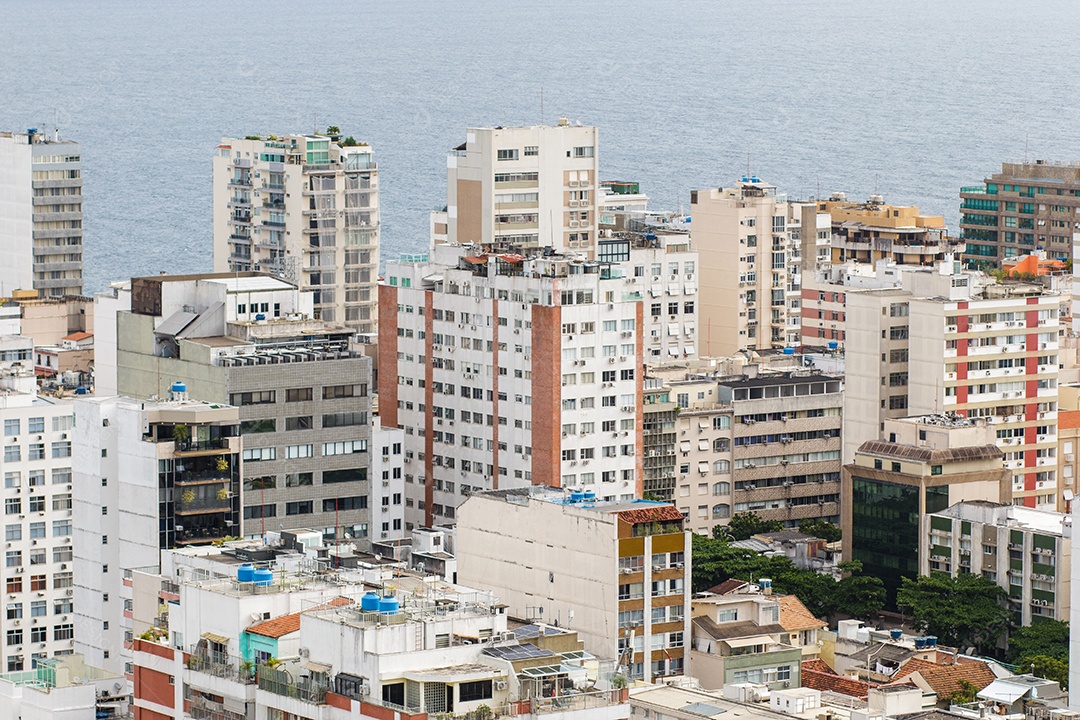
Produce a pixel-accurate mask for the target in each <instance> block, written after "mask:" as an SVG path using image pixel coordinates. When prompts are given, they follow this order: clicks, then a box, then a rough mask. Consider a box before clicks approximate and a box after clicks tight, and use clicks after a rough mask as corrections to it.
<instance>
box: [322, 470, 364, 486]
mask: <svg viewBox="0 0 1080 720" xmlns="http://www.w3.org/2000/svg"><path fill="white" fill-rule="evenodd" d="M362 480H367V468H345V469H343V470H323V474H322V481H323V484H324V485H329V484H332V483H342V482H360V481H362Z"/></svg>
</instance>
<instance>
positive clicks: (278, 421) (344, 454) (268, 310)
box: [114, 273, 371, 543]
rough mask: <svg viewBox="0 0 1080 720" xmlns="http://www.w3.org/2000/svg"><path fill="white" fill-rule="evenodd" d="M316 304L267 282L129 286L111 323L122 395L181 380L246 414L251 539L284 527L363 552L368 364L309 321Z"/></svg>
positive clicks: (335, 332)
mask: <svg viewBox="0 0 1080 720" xmlns="http://www.w3.org/2000/svg"><path fill="white" fill-rule="evenodd" d="M118 292H120V291H119V290H118ZM312 295H313V293H312V292H311V291H306V292H305V291H301V290H300V289H299V288H298V287H296V286H295V285H292V284H290V283H287V282H285V281H284V280H281V279H280V278H275V277H271V276H269V275H264V274H260V273H223V274H220V275H214V274H207V275H176V276H169V275H162V276H154V277H150V278H134V279H133V280H132V281H131V289H130V307H131V309H130V310H129V311H120V312H118V313H117V314H116V319H115V321H114V324H115V326H116V327H117V351H116V357H117V367H118V385H117V387H118V391H119V393H120V394H122V395H126V396H128V397H134V398H144V399H145V398H154V397H165V396H166V393H167V390H168V383H172V382H174V381H177V380H179V381H182V382H184V383H185V384H186V385H187V392H188V394H189V395H190V397H191V398H193V399H197V400H201V401H204V402H210V403H218V404H225V403H228V404H231V405H236V406H238V407H239V408H240V431H241V433H242V434H243V435H244V468H245V474H244V476H243V485H244V489H245V491H246V494H245V497H246V498H247V503H246V505H245V507H244V508H243V519H244V522H245V532H246V533H249V534H261V533H262V532H263V531H264V530H266V529H276V528H278V526H279V525H281V524H282V523H283V522H284V523H288V524H289V525H292V526H306V527H312V528H316V529H319V530H320V531H322V532H323V533H324V534H325V535H326V536H327V537H337V538H339V539H343V538H355V539H357V540H358V541H360V542H361V543H366V542H368V541H369V532H370V523H371V511H370V492H371V483H370V482H369V466H370V452H369V443H370V439H371V393H370V383H371V359H370V358H368V357H364V356H363V355H361V354H360V353H359V352H357V351H356V350H355V349H354V348H353V345H352V342H351V339H352V337H353V335H354V333H353V331H352V330H351V329H349V328H346V327H344V326H342V325H337V324H331V323H327V322H323V321H320V320H315V319H314V318H313V317H312V316H313V305H312V303H313V298H312ZM117 304H118V305H120V306H123V303H117Z"/></svg>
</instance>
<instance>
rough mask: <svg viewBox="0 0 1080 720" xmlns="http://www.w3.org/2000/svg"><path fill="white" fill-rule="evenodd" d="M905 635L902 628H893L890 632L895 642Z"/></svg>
mask: <svg viewBox="0 0 1080 720" xmlns="http://www.w3.org/2000/svg"><path fill="white" fill-rule="evenodd" d="M903 634H904V631H903V630H901V629H900V628H893V629H892V630H890V631H889V637H891V638H892V639H893V640H899V639H900V638H901V637H902V636H903Z"/></svg>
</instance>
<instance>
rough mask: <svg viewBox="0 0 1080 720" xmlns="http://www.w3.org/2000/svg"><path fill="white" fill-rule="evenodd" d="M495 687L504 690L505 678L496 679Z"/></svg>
mask: <svg viewBox="0 0 1080 720" xmlns="http://www.w3.org/2000/svg"><path fill="white" fill-rule="evenodd" d="M495 689H496V690H505V689H506V681H505V680H496V681H495Z"/></svg>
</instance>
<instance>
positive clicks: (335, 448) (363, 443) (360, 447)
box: [322, 440, 367, 455]
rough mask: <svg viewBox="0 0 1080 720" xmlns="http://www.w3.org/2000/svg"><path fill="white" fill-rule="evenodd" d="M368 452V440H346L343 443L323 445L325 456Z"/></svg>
mask: <svg viewBox="0 0 1080 720" xmlns="http://www.w3.org/2000/svg"><path fill="white" fill-rule="evenodd" d="M362 452H367V440H345V441H343V442H332V443H323V446H322V454H323V455H350V454H352V453H362Z"/></svg>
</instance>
